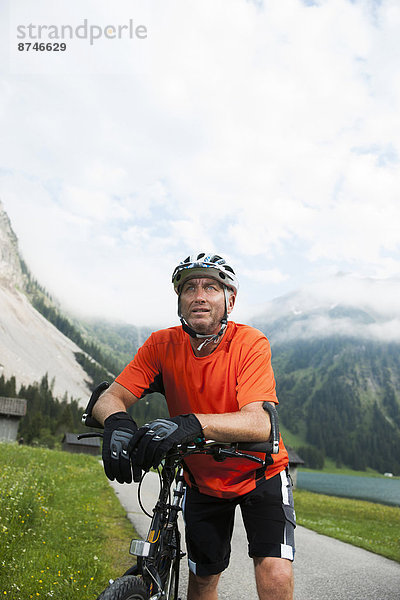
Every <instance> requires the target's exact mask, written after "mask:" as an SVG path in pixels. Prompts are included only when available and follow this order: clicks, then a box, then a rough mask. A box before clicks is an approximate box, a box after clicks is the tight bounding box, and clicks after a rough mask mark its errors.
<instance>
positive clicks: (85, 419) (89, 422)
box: [82, 381, 110, 428]
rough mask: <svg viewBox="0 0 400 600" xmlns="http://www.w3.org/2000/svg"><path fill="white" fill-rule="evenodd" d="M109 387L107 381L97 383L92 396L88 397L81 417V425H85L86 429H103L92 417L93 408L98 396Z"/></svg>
mask: <svg viewBox="0 0 400 600" xmlns="http://www.w3.org/2000/svg"><path fill="white" fill-rule="evenodd" d="M108 387H110V384H109V383H108V381H102V382H101V383H99V385H98V386H97V387H95V388H94V390H93V392H92V395H91V396H90V400H89V402H88V405H87V407H86V409H85V412H84V414H83V415H82V423H83V424H84V425H86V427H101V428H102V427H103V425H101V424H100V423H99V422H98V421H96V419H95V418H94V417H92V411H93V407H94V405H95V404H96V402H97V400H98V399H99V397H100V395H101V394H102V393H103V392H104V390H106V389H107V388H108Z"/></svg>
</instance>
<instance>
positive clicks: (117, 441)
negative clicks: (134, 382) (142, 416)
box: [102, 412, 141, 483]
mask: <svg viewBox="0 0 400 600" xmlns="http://www.w3.org/2000/svg"><path fill="white" fill-rule="evenodd" d="M137 430H138V427H137V425H136V423H135V421H134V420H133V419H132V417H131V416H130V415H128V413H126V412H117V413H114V414H112V415H110V416H109V417H108V418H107V419H106V420H105V421H104V434H103V452H102V458H103V465H104V471H105V473H106V475H107V477H108V479H111V481H114V479H116V480H117V481H118V482H119V483H131V482H132V466H131V460H130V448H129V444H130V443H131V442H132V440H133V438H134V435H135V433H136V432H137ZM140 475H141V470H140V469H135V468H133V479H134V481H140Z"/></svg>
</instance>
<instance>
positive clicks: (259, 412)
mask: <svg viewBox="0 0 400 600" xmlns="http://www.w3.org/2000/svg"><path fill="white" fill-rule="evenodd" d="M271 404H273V403H272V402H271ZM262 405H263V402H251V403H250V404H246V405H245V406H243V408H242V409H241V410H240V411H238V412H234V413H225V414H211V415H207V414H206V415H203V414H196V417H197V418H198V419H199V421H200V423H201V426H202V428H203V432H204V435H205V437H206V438H207V439H209V440H215V441H216V442H265V441H267V440H268V439H269V437H270V434H271V421H270V418H269V415H268V413H266V411H265V410H264V409H263V407H262Z"/></svg>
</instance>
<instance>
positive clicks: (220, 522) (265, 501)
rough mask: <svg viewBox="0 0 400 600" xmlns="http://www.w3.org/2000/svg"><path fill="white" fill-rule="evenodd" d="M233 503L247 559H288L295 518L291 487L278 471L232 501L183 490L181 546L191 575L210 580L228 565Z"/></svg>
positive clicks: (292, 557) (284, 476)
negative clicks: (240, 522) (238, 513)
mask: <svg viewBox="0 0 400 600" xmlns="http://www.w3.org/2000/svg"><path fill="white" fill-rule="evenodd" d="M238 504H239V505H240V509H241V511H242V517H243V522H244V526H245V528H246V533H247V541H248V551H249V556H250V557H252V558H254V557H266V556H274V557H278V558H287V559H289V560H293V559H294V528H295V527H296V517H295V512H294V507H293V494H292V484H291V480H290V478H289V477H288V476H287V474H286V471H281V473H278V474H277V475H275V476H274V477H271V479H267V480H264V481H262V482H261V483H260V484H259V485H258V486H257V487H256V488H255V489H254V490H253V491H251V492H249V493H247V494H244V495H243V496H238V497H237V498H229V499H226V498H216V497H214V496H208V495H205V494H201V493H200V492H198V491H196V490H194V489H191V488H189V487H187V488H186V493H185V499H184V503H183V516H184V519H185V525H186V547H187V552H188V560H189V568H190V570H191V571H192V572H193V573H195V574H196V575H200V576H207V575H215V574H217V573H221V572H222V571H223V570H224V569H226V567H227V566H228V564H229V557H230V552H231V537H232V532H233V524H234V514H235V509H236V506H237V505H238Z"/></svg>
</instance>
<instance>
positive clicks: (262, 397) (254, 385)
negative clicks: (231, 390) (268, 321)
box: [236, 336, 278, 409]
mask: <svg viewBox="0 0 400 600" xmlns="http://www.w3.org/2000/svg"><path fill="white" fill-rule="evenodd" d="M236 391H237V401H238V405H239V409H241V408H242V407H243V406H245V405H246V404H250V402H275V403H278V399H277V396H276V390H275V377H274V372H273V369H272V365H271V349H270V345H269V342H268V340H267V338H266V337H265V336H262V337H261V336H260V337H259V338H258V339H257V340H255V342H254V344H252V345H251V346H250V345H248V346H246V347H244V348H243V350H242V354H241V358H240V361H239V368H238V374H237V386H236Z"/></svg>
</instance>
